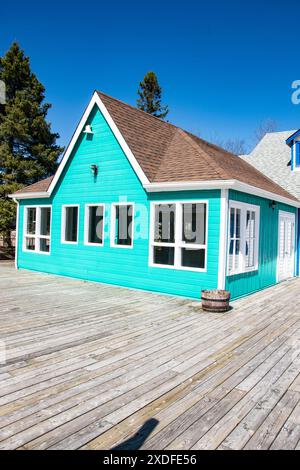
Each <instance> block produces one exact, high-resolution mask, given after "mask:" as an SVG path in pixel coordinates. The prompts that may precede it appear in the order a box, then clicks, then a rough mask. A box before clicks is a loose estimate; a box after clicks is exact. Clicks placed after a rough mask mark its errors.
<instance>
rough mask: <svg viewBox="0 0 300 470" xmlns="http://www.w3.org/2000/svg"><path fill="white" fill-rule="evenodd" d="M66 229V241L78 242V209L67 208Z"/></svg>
mask: <svg viewBox="0 0 300 470" xmlns="http://www.w3.org/2000/svg"><path fill="white" fill-rule="evenodd" d="M65 211H66V229H65V240H66V241H67V242H77V226H78V207H75V206H74V207H65Z"/></svg>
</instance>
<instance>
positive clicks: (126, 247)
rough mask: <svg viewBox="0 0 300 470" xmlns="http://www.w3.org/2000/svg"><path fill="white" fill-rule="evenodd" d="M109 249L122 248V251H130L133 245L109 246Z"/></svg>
mask: <svg viewBox="0 0 300 470" xmlns="http://www.w3.org/2000/svg"><path fill="white" fill-rule="evenodd" d="M110 247H111V248H122V249H124V248H125V249H127V250H132V248H133V245H114V244H111V245H110Z"/></svg>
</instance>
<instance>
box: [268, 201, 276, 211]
mask: <svg viewBox="0 0 300 470" xmlns="http://www.w3.org/2000/svg"><path fill="white" fill-rule="evenodd" d="M269 207H270V208H271V209H273V210H274V209H275V207H276V202H275V201H272V202H269Z"/></svg>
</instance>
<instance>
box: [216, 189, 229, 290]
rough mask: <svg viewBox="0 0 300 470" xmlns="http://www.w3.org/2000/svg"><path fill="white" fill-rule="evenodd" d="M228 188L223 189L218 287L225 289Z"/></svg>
mask: <svg viewBox="0 0 300 470" xmlns="http://www.w3.org/2000/svg"><path fill="white" fill-rule="evenodd" d="M227 224H228V189H222V190H221V201H220V241H219V271H218V289H222V290H224V289H225V281H226V265H227V233H228V231H227Z"/></svg>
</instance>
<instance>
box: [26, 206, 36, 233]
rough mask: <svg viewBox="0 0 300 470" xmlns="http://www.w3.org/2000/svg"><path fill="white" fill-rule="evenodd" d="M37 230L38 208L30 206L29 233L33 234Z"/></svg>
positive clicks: (28, 217) (28, 215)
mask: <svg viewBox="0 0 300 470" xmlns="http://www.w3.org/2000/svg"><path fill="white" fill-rule="evenodd" d="M35 231H36V208H35V207H30V208H27V233H30V234H32V235H34V234H35Z"/></svg>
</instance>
